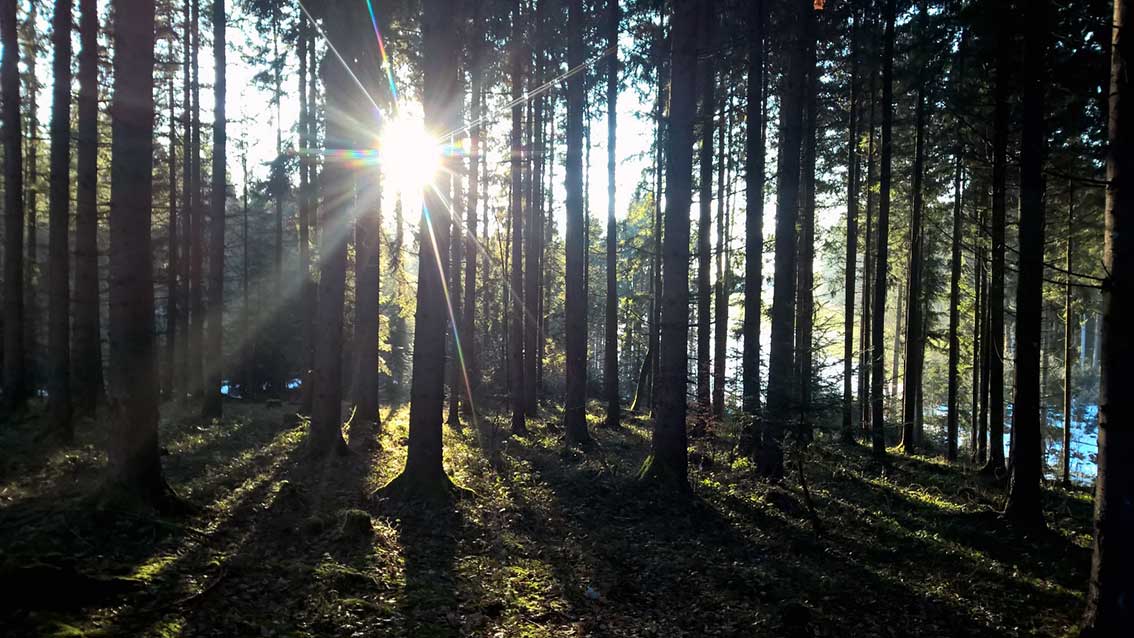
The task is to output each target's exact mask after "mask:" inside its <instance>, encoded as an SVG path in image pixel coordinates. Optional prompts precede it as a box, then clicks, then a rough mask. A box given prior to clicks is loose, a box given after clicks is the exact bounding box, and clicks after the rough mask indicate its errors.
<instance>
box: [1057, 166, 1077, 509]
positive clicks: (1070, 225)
mask: <svg viewBox="0 0 1134 638" xmlns="http://www.w3.org/2000/svg"><path fill="white" fill-rule="evenodd" d="M1074 250H1075V182H1074V181H1073V180H1071V179H1068V180H1067V254H1066V256H1065V259H1064V264H1063V269H1064V270H1066V271H1067V273H1068V277H1067V284H1066V285H1065V286H1064V287H1063V458H1062V459H1060V460H1061V463H1060V466H1061V467H1062V481H1061V482H1062V483H1063V486H1064V487H1071V394H1072V393H1071V390H1072V383H1073V379H1072V376H1071V375H1072V365H1073V363H1074V359H1075V345H1074V344H1075V333H1074V325H1075V323H1074V318H1073V312H1074V310H1073V308H1072V306H1071V277H1070V273H1071V272H1073V271H1072V269H1071V267H1072V266H1073V265H1074V264H1073V262H1072V259H1071V256H1072V255H1073V254H1074Z"/></svg>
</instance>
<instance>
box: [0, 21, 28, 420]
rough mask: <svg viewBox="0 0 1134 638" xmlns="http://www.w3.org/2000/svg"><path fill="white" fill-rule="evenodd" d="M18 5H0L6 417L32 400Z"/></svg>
mask: <svg viewBox="0 0 1134 638" xmlns="http://www.w3.org/2000/svg"><path fill="white" fill-rule="evenodd" d="M16 5H17V2H16V0H3V4H0V42H2V43H3V45H4V58H3V61H2V62H0V76H2V80H0V81H2V82H3V87H2V88H3V91H2V99H3V100H4V110H3V125H4V400H3V408H4V412H5V413H8V414H11V413H13V412H16V411H19V410H21V409H23V407H24V405H25V403H26V402H27V398H28V391H29V388H28V383H27V379H26V378H25V369H24V167H23V161H22V159H23V152H22V146H23V139H24V138H23V134H22V133H21V132H20V72H19V60H20V46H19V38H18V37H17V35H16Z"/></svg>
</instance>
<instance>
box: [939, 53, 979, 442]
mask: <svg viewBox="0 0 1134 638" xmlns="http://www.w3.org/2000/svg"><path fill="white" fill-rule="evenodd" d="M967 41H968V33H967V32H965V31H962V32H961V44H960V45H959V46H958V48H957V59H956V65H957V66H956V73H957V76H956V79H955V80H954V81H953V90H954V91H956V92H957V94H958V95H959V94H960V91H961V88H962V86H963V83H964V80H965V45H966V43H967ZM955 99H956V98H955ZM957 101H959V100H957ZM953 134H954V135H955V136H956V142H955V144H954V146H953V237H952V258H951V260H950V263H951V268H950V276H949V398H948V405H947V410H948V416H947V417H946V418H947V422H946V425H945V438H946V451H945V458H947V459H948V460H950V461H956V460H957V439H958V435H959V430H960V421H961V415H960V403H959V397H958V394H959V393H960V386H961V379H960V376H959V370H958V368H959V366H960V362H961V336H960V327H961V308H960V305H961V232H962V228H963V226H962V218H963V217H964V186H963V184H964V170H965V167H964V144H963V143H962V142H961V140H962V137H961V120H960V118H957V120H956V122H955V125H954V129H953ZM973 394H974V395H975V394H976V385H975V384H974V385H973Z"/></svg>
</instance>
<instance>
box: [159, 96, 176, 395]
mask: <svg viewBox="0 0 1134 638" xmlns="http://www.w3.org/2000/svg"><path fill="white" fill-rule="evenodd" d="M175 102H176V97H175V95H174V93H173V74H170V76H169V226H168V228H169V237H168V240H169V242H168V252H169V260H168V261H167V262H166V271H165V286H166V300H165V365H163V366H161V375H162V376H161V378H162V384H161V385H162V396H163V397H164V398H166V399H167V400H168V399H170V398H172V397H173V396H175V395H176V394H177V391H176V389H175V387H174V381H175V380H176V375H175V374H174V370H175V369H176V368H177V360H178V352H177V319H178V313H180V312H181V309H180V307H179V305H180V304H179V303H178V297H179V294H180V293H179V290H178V278H177V276H178V269H179V268H180V267H181V266H180V263H179V262H178V253H179V252H180V249H181V245H180V244H179V243H178V242H179V241H180V237H179V236H178V228H177V226H178V224H179V223H180V220H179V219H178V217H177V129H176V122H177V115H176V112H175V109H174V103H175Z"/></svg>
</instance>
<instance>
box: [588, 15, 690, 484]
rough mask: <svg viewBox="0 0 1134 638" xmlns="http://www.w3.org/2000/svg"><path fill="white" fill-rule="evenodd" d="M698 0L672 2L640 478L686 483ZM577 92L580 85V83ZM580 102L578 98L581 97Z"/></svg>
mask: <svg viewBox="0 0 1134 638" xmlns="http://www.w3.org/2000/svg"><path fill="white" fill-rule="evenodd" d="M701 1H703V0H674V2H672V3H671V6H672V12H673V13H672V14H671V16H672V17H671V20H670V24H671V25H673V30H672V33H671V35H670V38H671V46H672V49H671V51H670V73H671V76H670V83H671V87H672V100H671V102H670V109H669V126H668V127H667V131H668V133H667V137H668V145H667V151H666V162H667V164H666V204H665V231H664V232H665V239H664V244H663V249H662V252H663V255H662V267H663V268H664V272H663V274H662V286H663V288H662V301H661V339H660V348H661V349H660V351H659V353H658V358H659V359H660V370H659V374H658V378H657V385H656V392H655V394H654V398H655V406H656V410H657V416H656V417H655V419H654V431H653V437H652V441H651V451H650V456H649V457H647V458H646V462H645V463H644V464H643V465H642V470H641V473H640V475H641V477H642V478H643V479H646V480H651V481H657V482H668V483H670V484H671V485H672V486H674V487H676V488H677V489H678V490H680V491H687V490H688V489H689V483H688V471H689V470H688V451H687V449H686V447H687V433H686V431H685V415H686V410H687V405H686V399H685V393H686V386H687V383H688V374H689V373H688V369H687V366H688V350H687V344H688V341H689V207H690V205H691V204H692V199H693V192H692V191H693V184H692V182H693V120H694V117H696V108H697V96H696V93H695V87H696V83H697V48H698V46H697V20H698V16H699V14H701V13H702V12H701V7H700V6H699V3H700V2H701ZM580 92H581V87H580ZM579 101H581V96H580V99H579Z"/></svg>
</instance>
